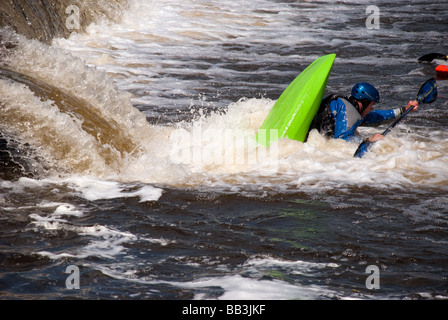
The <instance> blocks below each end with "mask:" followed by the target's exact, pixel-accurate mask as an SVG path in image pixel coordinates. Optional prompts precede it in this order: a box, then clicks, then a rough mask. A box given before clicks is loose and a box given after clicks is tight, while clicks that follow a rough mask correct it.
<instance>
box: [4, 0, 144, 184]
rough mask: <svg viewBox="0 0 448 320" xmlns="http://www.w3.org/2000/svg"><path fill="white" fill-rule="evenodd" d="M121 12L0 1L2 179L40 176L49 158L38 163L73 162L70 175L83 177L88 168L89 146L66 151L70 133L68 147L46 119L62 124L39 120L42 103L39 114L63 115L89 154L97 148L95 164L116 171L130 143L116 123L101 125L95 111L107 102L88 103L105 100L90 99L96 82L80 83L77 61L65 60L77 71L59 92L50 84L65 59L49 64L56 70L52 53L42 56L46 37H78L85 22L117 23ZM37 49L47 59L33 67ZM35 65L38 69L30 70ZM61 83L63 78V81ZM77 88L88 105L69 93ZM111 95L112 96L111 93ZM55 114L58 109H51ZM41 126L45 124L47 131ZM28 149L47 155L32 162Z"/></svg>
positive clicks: (83, 4)
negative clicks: (86, 138)
mask: <svg viewBox="0 0 448 320" xmlns="http://www.w3.org/2000/svg"><path fill="white" fill-rule="evenodd" d="M126 7H127V3H126V1H51V0H50V1H46V0H43V1H39V2H36V1H22V0H19V1H4V3H2V6H1V8H0V27H3V28H4V29H3V30H2V31H1V32H0V59H1V60H0V80H1V81H2V88H1V91H2V93H1V96H2V98H1V106H2V111H3V112H2V119H1V123H0V130H2V131H3V135H2V144H1V146H2V149H1V150H2V164H3V165H2V177H3V178H8V179H11V178H18V177H20V176H21V175H30V174H31V175H36V174H37V175H38V174H42V173H43V166H42V162H48V160H50V159H45V157H46V156H50V158H53V159H54V158H55V159H56V160H58V159H62V158H68V159H70V158H71V159H72V160H74V159H78V160H76V161H75V162H76V163H73V164H74V167H72V168H71V169H74V171H75V172H76V171H78V172H79V171H80V170H81V171H83V172H86V171H85V170H87V168H89V167H92V161H94V160H93V156H92V157H91V156H90V155H89V154H88V152H89V151H88V150H89V147H88V146H83V147H82V148H78V149H77V148H76V147H73V141H75V140H77V139H79V137H77V136H76V134H77V133H76V132H66V134H67V135H72V136H71V137H70V138H71V139H74V140H73V141H70V138H68V137H67V138H66V139H64V134H63V133H62V132H60V130H59V131H58V130H57V129H56V128H55V127H53V125H52V123H54V121H60V120H62V119H59V120H58V119H56V118H52V117H51V115H49V114H45V108H42V109H41V107H44V106H43V104H46V107H47V108H46V109H47V110H49V109H51V108H52V107H55V108H56V109H54V108H53V109H54V110H53V114H54V113H55V112H58V113H59V116H61V117H63V115H65V114H69V115H71V118H72V120H73V121H74V122H76V121H79V122H80V123H81V124H80V129H81V130H82V131H83V132H85V133H88V134H90V135H91V136H92V137H94V139H93V140H96V142H95V143H96V145H97V146H96V147H94V148H95V149H96V150H98V153H99V154H100V156H101V159H100V161H102V162H104V164H105V165H106V166H112V167H113V166H115V167H117V166H120V165H121V163H119V160H118V159H119V158H121V157H124V156H125V154H128V153H132V152H136V150H135V149H136V145H135V142H133V141H131V139H130V138H129V137H127V136H126V134H125V133H123V132H122V131H121V129H120V124H119V123H116V122H114V121H113V120H111V121H110V122H108V121H107V119H105V116H106V115H105V114H102V111H101V106H98V105H99V104H108V105H110V104H111V101H107V99H106V101H101V100H103V98H100V99H99V101H98V99H97V100H95V99H96V98H95V95H98V96H99V95H100V94H106V95H107V93H105V92H104V91H103V92H101V93H99V92H96V93H95V92H94V91H95V90H97V89H98V88H97V87H95V85H96V84H93V83H92V84H90V83H88V81H85V78H86V75H85V74H82V72H83V71H87V72H88V71H89V70H88V69H87V67H86V66H85V65H84V63H83V62H81V61H76V59H71V60H73V62H72V63H71V64H72V67H73V68H75V70H73V75H75V74H80V73H81V75H80V77H79V78H76V76H75V78H72V79H68V81H66V83H68V82H71V83H70V84H69V85H68V86H66V87H63V86H60V84H61V82H58V80H56V81H52V80H55V79H56V78H57V77H54V75H55V74H60V75H62V74H64V73H65V72H66V71H67V67H69V65H68V64H67V63H69V62H68V61H69V60H70V57H67V58H66V61H65V62H61V63H59V64H58V65H55V64H57V57H56V56H57V53H56V54H55V56H51V55H48V54H47V52H46V51H47V50H49V48H48V47H47V45H48V44H50V43H51V41H52V40H53V38H55V37H64V36H69V35H70V33H71V32H83V31H84V30H85V28H86V27H87V26H88V25H90V24H91V23H92V22H94V21H98V20H101V19H107V20H108V21H118V19H119V18H120V16H121V14H122V12H123V10H124V8H126ZM73 10H76V12H75V11H73ZM71 14H77V16H76V19H77V21H76V23H77V24H76V25H75V26H74V25H73V21H71V20H69V19H70V15H71ZM73 27H74V28H73ZM0 30H1V29H0ZM16 33H17V34H16ZM25 38H28V39H36V40H39V41H41V42H43V43H45V44H40V43H39V42H36V41H35V42H33V41H28V40H26V39H25ZM19 39H20V40H19ZM25 43H26V44H27V45H28V46H29V45H31V47H25V48H23V47H22V48H21V45H20V44H25ZM20 50H25V52H27V53H29V54H30V55H28V56H27V55H24V56H20ZM39 51H40V54H41V57H42V58H43V57H45V55H46V54H47V60H45V58H43V59H42V60H41V61H38V60H39V58H38V57H37V56H36V55H39ZM61 54H62V53H61ZM62 55H63V54H62ZM12 56H14V57H15V58H16V60H18V61H20V63H19V65H16V68H14V67H13V69H11V65H10V63H11V60H10V59H11V57H12ZM50 60H51V61H50ZM39 66H40V67H42V69H41V70H36V68H39ZM52 68H53V69H52ZM58 68H59V69H58ZM76 68H78V69H76ZM19 69H20V70H19ZM92 72H93V71H92ZM39 77H40V78H39ZM45 77H47V78H45ZM99 77H102V79H95V80H99V81H100V82H105V81H106V80H105V79H104V75H101V74H100V75H99ZM63 78H65V80H67V79H66V77H65V76H63ZM83 81H84V83H83ZM80 86H84V87H85V86H90V87H91V93H92V94H91V96H90V97H88V98H87V99H93V100H95V101H93V104H94V105H95V107H94V106H93V105H92V104H91V103H92V102H89V101H87V100H86V98H83V97H82V95H81V94H79V95H77V90H76V87H80ZM107 90H115V89H114V88H112V89H110V88H109V89H107ZM84 93H85V92H84ZM85 94H88V93H85ZM112 95H119V94H118V93H117V92H113V93H112ZM113 98H114V97H112V99H113ZM20 100H21V101H20ZM121 102H123V99H120V98H117V100H116V101H115V103H121ZM14 104H15V105H14ZM33 109H34V110H33ZM57 109H58V110H59V111H56V110H57ZM27 113H28V114H27ZM33 113H34V114H33ZM66 120H68V119H66ZM45 121H48V124H47V125H46V124H45ZM62 123H64V124H65V125H67V124H68V125H71V124H73V123H71V121H69V122H65V121H62ZM61 127H62V126H61ZM26 128H27V129H26ZM31 131H33V132H31ZM17 142H18V143H17ZM46 142H47V143H46ZM49 142H51V143H49ZM29 143H33V144H34V145H36V144H37V145H38V146H41V147H44V148H47V149H50V150H47V151H50V154H45V152H44V153H43V154H42V155H43V156H44V157H38V156H37V154H36V151H37V150H32V148H29ZM51 145H52V146H51ZM51 148H53V150H51ZM18 149H19V150H18ZM25 149H28V151H29V152H26V153H25V154H24V152H20V150H25ZM99 149H101V150H99ZM38 158H39V159H38ZM37 159H38V160H37ZM52 165H55V164H54V163H53V164H52Z"/></svg>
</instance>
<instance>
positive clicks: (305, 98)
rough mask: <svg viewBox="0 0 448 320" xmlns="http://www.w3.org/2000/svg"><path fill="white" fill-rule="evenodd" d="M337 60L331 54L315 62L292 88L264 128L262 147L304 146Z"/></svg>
mask: <svg viewBox="0 0 448 320" xmlns="http://www.w3.org/2000/svg"><path fill="white" fill-rule="evenodd" d="M335 58H336V55H335V54H329V55H326V56H322V57H320V58H318V59H316V60H315V61H314V62H313V63H312V64H310V65H309V66H308V67H307V68H306V69H305V70H303V71H302V72H301V73H300V74H299V75H298V76H297V77H296V78H295V79H294V80H293V81H292V82H291V83H290V84H289V86H288V87H287V88H286V89H285V91H283V93H282V94H281V95H280V97H279V98H278V100H277V101H276V103H275V104H274V106H273V107H272V109H271V111H270V112H269V114H268V115H267V117H266V119H265V120H264V122H263V124H262V125H261V127H260V129H259V131H258V133H257V141H258V143H259V144H261V145H264V146H266V147H267V146H269V145H270V143H271V142H274V141H277V140H278V139H280V138H289V139H292V140H297V141H301V142H304V140H305V138H306V135H307V133H308V129H309V126H310V124H311V122H312V121H313V118H314V116H315V115H316V113H317V111H318V109H319V106H320V103H321V101H322V98H323V95H324V93H325V88H326V86H327V81H328V76H329V74H330V70H331V67H332V65H333V62H334V59H335Z"/></svg>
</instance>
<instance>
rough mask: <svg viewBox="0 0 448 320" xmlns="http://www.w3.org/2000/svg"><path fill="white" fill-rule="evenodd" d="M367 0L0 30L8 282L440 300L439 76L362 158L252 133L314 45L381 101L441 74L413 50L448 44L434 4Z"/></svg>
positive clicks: (190, 9) (86, 291)
mask: <svg viewBox="0 0 448 320" xmlns="http://www.w3.org/2000/svg"><path fill="white" fill-rule="evenodd" d="M369 5H371V1H330V0H320V1H274V0H255V1H250V2H249V1H214V0H213V1H201V0H184V1H174V0H163V1H162V0H160V1H159V0H156V1H143V0H133V1H130V5H129V8H127V9H126V10H125V11H123V12H122V20H121V22H120V23H111V22H108V21H105V20H101V19H99V20H98V22H96V23H94V24H92V25H90V26H89V27H88V28H87V30H86V32H84V33H81V32H80V33H77V32H74V33H73V34H72V35H71V37H69V38H68V39H61V38H55V39H54V40H53V43H52V44H51V45H47V44H43V43H40V42H38V41H36V40H28V39H26V38H25V37H23V36H19V35H17V34H15V33H13V32H12V31H11V30H9V29H3V30H1V31H0V32H1V35H2V39H3V40H2V41H3V43H8V45H4V47H5V48H6V47H7V49H8V50H7V53H5V54H3V55H2V56H1V57H2V64H1V69H0V70H1V74H0V105H1V110H0V113H1V117H0V129H1V131H2V134H3V136H4V137H6V138H7V140H8V139H9V143H10V144H13V145H15V148H14V151H12V152H13V155H14V156H15V157H18V158H20V159H21V160H22V161H24V164H22V165H23V171H24V173H23V174H20V175H17V174H16V175H15V176H14V177H13V178H10V179H7V178H4V180H0V221H1V225H2V228H1V231H0V297H1V298H2V299H3V298H4V299H78V298H81V299H116V298H120V299H164V300H166V299H237V300H239V299H260V300H261V299H266V300H272V299H282V300H283V299H284V300H292V299H318V300H320V299H447V298H448V249H447V248H448V246H447V244H448V198H447V191H448V169H447V165H448V136H447V133H446V132H447V126H448V120H447V118H448V102H447V99H446V98H447V97H448V91H447V89H448V81H443V80H439V81H438V90H439V95H438V100H437V101H436V102H435V103H433V104H430V105H423V104H422V105H420V108H419V111H418V112H417V113H413V114H411V115H408V116H407V117H406V119H404V120H403V121H402V122H401V123H400V124H399V125H398V126H397V127H395V128H394V130H393V131H392V132H391V133H390V134H389V135H388V136H387V138H386V139H385V140H383V141H380V142H378V143H377V144H376V145H375V147H374V148H373V149H372V150H371V152H369V153H368V154H367V155H366V156H365V157H364V158H363V159H354V158H353V153H354V151H355V150H356V148H357V145H356V144H353V143H348V142H345V141H340V140H328V139H326V138H324V137H322V136H320V135H319V134H317V133H315V132H313V133H312V134H311V135H310V137H309V140H308V141H307V142H306V143H301V142H297V141H292V140H288V139H284V140H280V141H279V142H278V143H275V144H274V145H272V146H271V147H270V148H269V149H264V148H263V147H260V146H257V145H256V144H255V142H254V141H255V134H256V131H257V129H258V128H259V127H260V125H261V123H262V121H263V120H264V118H265V117H266V116H267V114H268V112H269V110H270V109H271V107H272V106H273V104H274V103H275V101H276V99H277V98H278V96H279V95H280V94H281V93H282V91H283V90H284V89H285V88H286V86H287V85H288V84H289V83H290V82H291V81H292V80H293V79H294V78H295V77H296V76H297V75H298V74H299V73H300V72H301V71H302V70H303V69H305V68H306V66H308V65H309V64H310V63H311V62H312V61H314V60H315V59H316V58H318V57H320V56H322V55H325V54H330V53H336V55H337V57H336V60H335V63H334V65H333V68H332V71H331V74H330V77H329V80H328V85H327V92H328V93H330V92H334V93H339V94H342V95H347V94H349V91H350V89H351V87H352V86H353V85H354V83H356V82H360V81H368V82H370V83H372V84H374V85H375V86H376V87H377V88H378V89H379V91H380V95H381V100H382V101H381V103H379V104H378V105H377V108H378V109H388V108H396V107H401V106H403V105H405V104H406V103H407V102H408V101H409V100H410V99H412V98H413V97H415V95H416V92H417V90H418V89H419V86H420V84H421V83H422V82H423V81H425V80H426V79H428V78H430V77H433V76H435V74H434V67H435V65H434V64H422V63H418V61H417V58H418V57H420V56H421V55H423V54H426V53H429V52H442V53H444V50H445V51H446V47H445V45H446V41H447V34H448V33H447V32H448V23H447V21H448V11H446V10H441V7H442V6H443V4H442V3H441V2H428V1H394V2H390V1H376V2H375V6H376V7H374V8H373V9H372V8H368V6H369ZM371 9H372V10H373V11H370V10H371ZM372 14H373V15H374V16H372ZM375 14H378V15H375ZM369 17H370V20H369ZM65 18H66V17H61V19H65ZM372 18H373V20H372ZM75 31H76V30H75ZM385 127H386V125H382V126H380V127H369V128H361V129H360V130H359V133H360V135H363V136H367V135H371V134H373V133H376V132H381V131H383V130H384V128H385ZM370 266H373V270H374V271H373V272H372V271H369V270H371V269H370V268H369V267H370ZM73 268H74V269H75V271H74V273H70V272H71V271H70V270H73ZM76 269H77V270H79V273H77V272H76ZM76 279H78V280H79V287H77V286H75V284H76V281H75V280H76Z"/></svg>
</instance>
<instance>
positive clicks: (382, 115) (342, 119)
mask: <svg viewBox="0 0 448 320" xmlns="http://www.w3.org/2000/svg"><path fill="white" fill-rule="evenodd" d="M344 101H346V103H349V102H348V101H347V100H342V99H341V98H338V99H335V100H332V101H331V102H330V105H329V108H330V111H331V114H332V116H333V120H334V138H335V139H344V140H346V141H350V140H353V139H354V138H355V132H356V129H357V128H358V126H361V125H373V124H380V123H381V122H383V121H387V120H391V119H394V118H395V117H397V116H399V115H400V113H399V112H400V109H391V110H373V111H371V112H369V113H368V114H367V115H366V116H365V117H364V118H361V115H360V114H359V112H358V111H357V110H356V109H355V108H354V107H353V106H352V105H351V104H350V106H348V107H347V106H346V105H345V103H344ZM353 110H355V111H353Z"/></svg>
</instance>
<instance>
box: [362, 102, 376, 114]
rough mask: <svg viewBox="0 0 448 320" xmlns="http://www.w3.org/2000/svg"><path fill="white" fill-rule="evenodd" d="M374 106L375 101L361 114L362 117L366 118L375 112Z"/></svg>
mask: <svg viewBox="0 0 448 320" xmlns="http://www.w3.org/2000/svg"><path fill="white" fill-rule="evenodd" d="M374 104H375V101H371V102H370V103H369V105H368V106H367V107H366V108H365V109H364V110H363V112H362V113H361V117H365V116H366V115H367V114H369V112H370V111H372V110H373V105H374Z"/></svg>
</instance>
